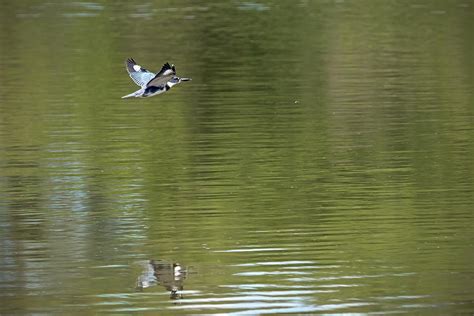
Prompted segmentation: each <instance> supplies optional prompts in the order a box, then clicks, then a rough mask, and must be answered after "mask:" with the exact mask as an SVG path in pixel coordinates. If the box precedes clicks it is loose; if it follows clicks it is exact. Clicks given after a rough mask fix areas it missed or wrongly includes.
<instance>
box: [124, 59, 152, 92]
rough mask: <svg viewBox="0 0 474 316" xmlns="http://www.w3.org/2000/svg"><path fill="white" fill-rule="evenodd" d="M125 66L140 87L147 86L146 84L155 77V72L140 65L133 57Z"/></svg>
mask: <svg viewBox="0 0 474 316" xmlns="http://www.w3.org/2000/svg"><path fill="white" fill-rule="evenodd" d="M125 66H126V68H127V72H128V74H129V75H130V78H132V80H133V82H135V83H136V84H137V85H139V86H140V87H144V86H146V84H147V83H148V82H149V81H150V80H152V79H153V78H154V77H155V74H154V73H152V72H150V71H148V70H146V69H145V68H143V67H141V66H140V65H138V64H137V63H136V62H135V60H133V58H129V59H127V60H126V61H125Z"/></svg>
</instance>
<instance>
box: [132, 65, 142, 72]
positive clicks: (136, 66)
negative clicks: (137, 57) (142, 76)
mask: <svg viewBox="0 0 474 316" xmlns="http://www.w3.org/2000/svg"><path fill="white" fill-rule="evenodd" d="M140 69H142V67H140V66H139V65H133V70H135V71H140Z"/></svg>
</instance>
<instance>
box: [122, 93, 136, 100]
mask: <svg viewBox="0 0 474 316" xmlns="http://www.w3.org/2000/svg"><path fill="white" fill-rule="evenodd" d="M135 95H136V92H133V93H130V94H127V95H124V96H123V97H122V99H128V98H134V97H135Z"/></svg>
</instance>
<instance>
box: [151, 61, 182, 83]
mask: <svg viewBox="0 0 474 316" xmlns="http://www.w3.org/2000/svg"><path fill="white" fill-rule="evenodd" d="M175 75H176V69H175V68H174V65H170V64H169V63H166V64H164V65H163V67H161V70H160V72H159V73H157V74H156V75H155V76H154V77H153V78H152V79H151V80H150V81H148V83H147V84H146V86H147V87H150V86H156V87H159V86H162V85H164V84H166V83H167V82H168V81H170V79H171V78H173V76H175Z"/></svg>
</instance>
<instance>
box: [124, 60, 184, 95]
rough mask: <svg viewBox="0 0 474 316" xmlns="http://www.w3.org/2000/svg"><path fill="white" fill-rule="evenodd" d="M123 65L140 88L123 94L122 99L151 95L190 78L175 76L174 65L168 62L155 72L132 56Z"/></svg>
mask: <svg viewBox="0 0 474 316" xmlns="http://www.w3.org/2000/svg"><path fill="white" fill-rule="evenodd" d="M125 66H126V69H127V72H128V74H129V75H130V78H132V80H133V82H135V83H136V84H137V85H138V86H139V87H140V89H139V90H137V91H135V92H133V93H130V94H127V95H124V96H123V97H122V99H126V98H147V97H152V96H154V95H157V94H160V93H163V92H166V91H168V90H169V89H171V87H172V86H174V85H177V84H178V83H181V82H183V81H190V80H191V78H180V77H178V76H176V69H175V67H174V65H170V64H169V63H166V64H164V65H163V67H161V70H160V71H159V72H158V73H157V74H154V73H152V72H151V71H148V70H146V69H145V68H143V67H142V66H140V65H138V64H137V63H136V62H135V60H133V58H129V59H127V60H126V61H125Z"/></svg>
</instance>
